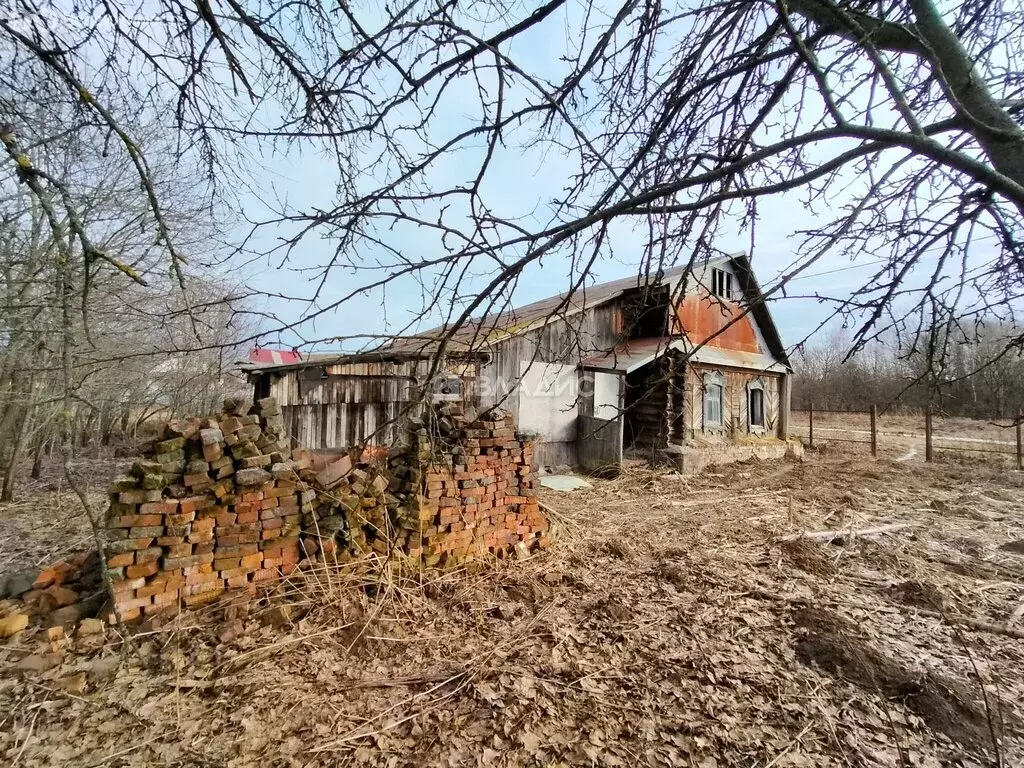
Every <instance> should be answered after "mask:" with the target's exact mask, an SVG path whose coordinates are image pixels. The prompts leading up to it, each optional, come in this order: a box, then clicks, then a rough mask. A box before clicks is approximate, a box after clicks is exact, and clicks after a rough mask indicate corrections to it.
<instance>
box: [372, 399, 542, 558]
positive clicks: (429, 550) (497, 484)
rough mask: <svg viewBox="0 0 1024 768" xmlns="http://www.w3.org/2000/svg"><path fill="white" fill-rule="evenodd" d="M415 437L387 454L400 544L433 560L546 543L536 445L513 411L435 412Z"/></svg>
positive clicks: (412, 554) (414, 554)
mask: <svg viewBox="0 0 1024 768" xmlns="http://www.w3.org/2000/svg"><path fill="white" fill-rule="evenodd" d="M411 437H412V439H411V441H410V443H411V444H410V446H409V447H408V449H407V450H405V451H396V452H393V453H392V456H391V459H390V465H391V466H390V468H391V473H392V485H391V487H392V489H393V490H394V491H395V492H396V494H397V504H396V506H395V509H394V513H393V517H394V525H395V527H396V531H397V533H396V546H397V547H398V548H400V549H401V550H403V551H404V552H406V553H407V554H408V555H409V556H410V557H414V558H422V560H423V563H424V564H425V565H428V566H434V565H447V564H450V563H458V562H461V561H463V560H466V559H469V558H479V557H482V556H486V555H494V556H501V555H504V554H506V553H508V552H509V551H511V550H513V549H518V550H519V551H521V552H523V551H529V550H531V549H534V548H536V547H544V546H546V545H547V538H546V535H545V534H546V532H547V530H548V521H547V518H546V517H545V516H544V515H543V514H542V513H541V511H540V505H539V503H538V501H537V498H536V490H535V485H534V483H535V479H534V475H533V470H532V468H531V463H532V459H533V448H532V445H531V444H530V443H529V442H528V441H524V440H522V439H520V437H519V436H518V435H517V434H516V432H515V428H514V426H513V422H512V417H511V415H509V414H507V413H504V412H503V411H500V410H495V411H492V412H490V413H485V414H484V415H482V416H481V417H479V418H478V419H476V420H475V421H468V420H467V419H466V417H465V416H464V415H462V414H461V413H459V412H458V411H454V410H449V411H447V412H445V411H441V412H431V413H430V414H429V417H428V419H427V420H426V422H425V424H423V425H422V426H420V425H417V428H416V429H415V430H414V431H413V433H412V436H411Z"/></svg>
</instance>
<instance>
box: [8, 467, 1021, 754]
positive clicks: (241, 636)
mask: <svg viewBox="0 0 1024 768" xmlns="http://www.w3.org/2000/svg"><path fill="white" fill-rule="evenodd" d="M594 485H595V487H594V488H593V489H590V490H586V491H579V492H574V493H570V494H556V493H547V494H546V495H545V496H544V502H545V503H546V504H547V505H548V506H549V507H550V508H552V509H553V510H554V512H553V515H552V516H553V518H554V519H556V520H557V521H558V523H559V524H558V532H557V534H558V535H557V537H556V540H555V545H554V547H553V549H552V550H551V551H549V552H547V553H545V554H542V555H539V556H536V557H533V558H531V559H529V560H526V561H522V562H518V561H511V562H504V563H495V564H492V565H490V566H488V567H487V568H485V569H483V570H482V571H480V572H471V571H468V570H462V571H458V572H448V573H429V574H416V573H408V572H407V573H401V572H399V571H397V570H395V566H390V565H377V566H374V565H373V564H363V565H360V566H352V567H347V568H340V569H333V568H332V569H321V570H318V571H316V572H313V573H310V574H307V575H305V576H303V577H301V578H294V579H292V580H290V581H289V582H286V583H284V584H281V585H278V587H277V588H276V590H275V593H274V594H269V595H266V596H264V597H262V598H261V599H259V600H257V601H253V602H238V604H236V605H228V606H225V605H218V606H215V607H211V608H209V609H207V610H206V611H201V612H190V613H184V614H181V615H180V616H178V617H175V618H174V619H173V620H171V621H169V623H167V624H166V625H164V626H162V627H157V628H150V629H149V630H148V632H145V633H142V634H140V635H139V637H138V642H137V643H136V646H137V650H138V653H137V654H133V653H126V654H124V657H123V659H121V660H120V663H119V664H118V666H117V668H116V671H115V672H114V673H113V674H110V669H109V667H110V663H111V662H110V660H114V661H115V662H116V661H117V660H118V659H119V657H118V655H117V654H118V649H117V647H116V642H114V640H113V639H112V638H109V637H108V643H107V645H106V646H105V647H104V648H103V649H102V650H100V651H97V650H96V649H95V648H94V647H90V646H89V644H88V643H86V642H84V641H75V642H72V643H69V644H67V645H66V646H65V647H64V648H63V649H62V653H63V664H62V665H61V666H60V667H58V668H56V669H54V670H51V671H50V672H46V673H43V674H41V675H33V676H31V677H28V678H17V677H15V676H14V675H12V674H9V673H0V675H2V676H0V713H2V714H0V719H2V720H3V725H2V727H0V755H2V756H3V758H4V761H5V764H11V765H25V766H29V765H40V766H41V765H56V764H70V765H111V766H118V765H132V766H142V765H189V766H191V765H203V766H207V765H209V766H231V767H236V766H250V765H252V766H256V765H259V766H267V765H269V766H277V765H280V766H336V765H362V764H367V765H396V766H397V765H417V766H422V765H550V764H556V763H562V764H571V765H592V764H602V765H639V764H658V765H682V766H711V765H719V766H722V765H744V766H752V765H759V766H768V765H771V766H786V765H788V766H812V765H813V766H822V765H851V766H871V765H879V766H881V765H899V764H901V761H902V762H903V764H914V765H925V766H938V765H941V764H949V763H950V762H954V763H960V764H964V765H993V764H994V761H995V760H996V755H997V754H998V756H999V759H1000V760H1001V762H1002V764H1003V765H1007V766H1009V765H1014V764H1019V762H1020V760H1021V758H1022V757H1024V751H1022V745H1021V742H1020V741H1019V740H1018V738H1017V736H1016V735H1015V732H1016V725H1015V723H1016V721H1017V718H1018V717H1019V714H1020V713H1019V712H1014V711H1012V710H1013V708H1014V707H1016V706H1018V705H1019V702H1021V701H1024V682H1022V681H1021V678H1020V674H1019V670H1020V669H1021V668H1022V664H1024V642H1022V641H1020V640H1015V639H1013V638H1011V637H1007V636H1004V635H1000V634H995V633H991V632H975V631H971V630H969V629H964V628H960V627H957V626H955V625H953V624H951V623H949V622H945V621H943V619H942V612H946V613H947V614H949V615H955V614H963V615H967V616H970V617H973V618H975V619H978V620H982V621H985V622H989V623H991V624H995V625H1006V624H1008V623H1012V622H1013V621H1014V615H1015V611H1017V610H1018V606H1020V605H1021V603H1022V601H1024V557H1022V556H1021V555H1020V554H1018V553H1016V552H1014V551H1013V550H1012V548H1010V549H1001V548H1000V547H1001V546H1002V545H1004V544H1006V543H1008V542H1012V541H1018V540H1021V539H1024V527H1022V520H1021V518H1020V515H1019V513H1018V512H1016V511H1015V510H1017V509H1019V508H1020V504H1021V502H1022V501H1024V487H1022V485H1021V482H1020V480H1019V479H1018V477H1016V476H1015V475H1013V474H1010V473H999V472H997V471H995V470H984V469H983V470H977V469H970V470H969V469H965V468H960V467H942V466H935V467H923V466H920V465H918V466H913V467H911V466H908V465H906V464H889V463H877V464H876V463H871V462H865V461H861V460H857V459H843V458H839V457H835V456H823V457H814V458H812V459H810V460H808V461H807V462H805V463H803V464H795V463H785V464H760V463H751V464H746V465H740V466H733V467H728V468H723V469H721V470H717V471H715V470H712V471H709V472H707V473H705V474H704V475H703V476H701V477H697V478H681V477H678V476H675V475H672V474H666V473H657V472H647V471H645V472H639V471H632V472H629V473H627V474H626V475H624V476H622V477H620V478H617V479H615V480H607V481H595V484H594ZM890 522H915V523H918V524H919V525H918V527H915V528H908V529H904V530H900V531H897V532H893V533H892V534H887V535H881V536H878V537H874V538H871V539H853V540H849V541H847V542H846V543H844V544H840V543H832V544H821V543H818V542H808V541H801V542H799V544H792V545H786V546H785V547H783V546H782V545H781V544H780V543H778V539H779V537H780V536H782V535H784V534H786V533H790V532H793V531H799V530H821V529H836V528H861V527H866V526H870V525H878V524H884V523H890ZM0 567H2V566H0ZM908 585H912V586H908ZM936 595H939V596H941V601H942V602H941V605H940V608H941V611H936V610H931V609H929V610H923V608H924V606H923V605H919V603H920V602H922V601H927V603H928V605H931V606H933V605H934V601H933V599H934V598H935V596H936ZM808 611H810V612H811V613H807V612H808ZM1016 615H1017V617H1018V619H1019V618H1020V615H1021V612H1017V614H1016ZM808 616H817V617H819V618H820V617H828V627H829V628H830V630H829V632H828V633H827V634H826V635H824V636H823V637H819V638H818V640H819V643H818V646H817V647H820V648H825V649H826V650H827V649H829V648H832V649H835V648H845V649H849V648H855V649H856V653H857V654H859V655H851V656H849V657H848V659H854V660H859V659H869V660H872V664H873V666H872V665H868V666H863V665H861V666H858V665H857V664H853V662H851V661H849V660H847V662H846V663H844V662H843V658H844V657H843V656H842V653H838V652H833V653H832V654H831V656H828V657H827V659H826V657H825V656H822V655H815V654H814V653H808V652H806V651H807V648H808V647H809V646H808V640H809V638H810V639H811V640H813V639H814V635H813V633H814V632H815V631H819V630H820V626H821V625H822V621H824V619H822V621H819V622H817V623H816V624H815V623H813V622H809V620H806V619H807V617H808ZM1017 626H1019V625H1017ZM816 628H817V629H816ZM833 630H834V631H833ZM819 634H821V633H820V631H819ZM826 641H827V642H826ZM39 643H40V640H39V637H38V635H37V636H28V637H18V638H15V639H13V640H11V641H8V644H7V646H6V647H5V648H4V649H3V650H2V651H0V664H5V663H10V662H13V661H14V660H16V659H18V658H20V657H21V656H23V655H25V654H26V653H28V652H33V651H37V650H38V647H37V646H38V644H39ZM844 652H846V651H844ZM851 653H852V651H851ZM836 659H838V660H836ZM851 665H852V666H851ZM865 670H867V672H865ZM872 670H874V671H872ZM77 672H84V673H85V674H86V676H87V679H88V681H89V682H88V686H87V688H86V689H85V691H84V692H81V693H69V692H68V691H67V690H66V685H65V684H64V683H62V680H67V679H68V678H69V676H71V675H73V674H74V673H77ZM979 678H980V681H979ZM922 681H924V682H922ZM928 681H939V685H938V686H936V685H934V684H931V683H928ZM981 681H983V682H984V686H985V687H984V688H982V682H981ZM915 686H916V687H915ZM943 691H946V692H949V691H952V694H949V695H946V694H944V693H943ZM983 693H984V694H985V695H984V696H983V695H982V694H983ZM936 697H937V698H936ZM986 699H987V701H988V704H987V705H986ZM933 710H938V711H939V714H936V713H935V712H933ZM947 712H954V713H955V712H966V713H969V715H970V717H971V718H975V717H976V716H980V717H981V718H983V720H982V721H981V722H979V721H977V720H976V719H971V720H970V728H969V729H968V730H966V731H965V730H963V729H958V728H955V727H951V726H949V725H948V722H949V719H950V718H948V717H946V718H945V719H943V717H941V716H940V715H941V714H943V713H947ZM979 713H980V715H979ZM961 719H963V718H961ZM990 721H991V722H990ZM990 725H992V726H993V729H994V730H995V732H996V733H998V734H999V735H1000V738H1001V739H1002V743H1001V745H1000V748H999V750H998V753H997V752H996V751H995V750H994V749H993V748H992V746H991V738H989V737H988V736H987V734H989V732H990ZM965 734H966V735H965Z"/></svg>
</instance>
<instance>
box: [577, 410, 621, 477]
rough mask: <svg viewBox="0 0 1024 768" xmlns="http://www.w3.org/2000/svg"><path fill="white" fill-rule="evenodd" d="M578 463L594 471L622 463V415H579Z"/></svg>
mask: <svg viewBox="0 0 1024 768" xmlns="http://www.w3.org/2000/svg"><path fill="white" fill-rule="evenodd" d="M579 432H580V438H579V465H580V466H581V467H582V468H583V469H585V470H587V471H589V472H596V471H599V470H602V469H607V468H608V467H617V466H618V465H619V464H621V463H622V417H621V416H619V417H617V418H614V419H600V418H597V417H594V416H582V415H581V416H580V421H579Z"/></svg>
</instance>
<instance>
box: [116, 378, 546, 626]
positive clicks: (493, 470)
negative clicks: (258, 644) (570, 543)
mask: <svg viewBox="0 0 1024 768" xmlns="http://www.w3.org/2000/svg"><path fill="white" fill-rule="evenodd" d="M532 451H533V449H532V446H531V445H530V443H529V442H528V441H524V440H523V439H521V438H520V437H519V436H518V435H517V434H516V433H515V430H514V428H513V426H512V420H511V417H510V416H508V415H507V414H505V413H503V412H500V411H496V412H491V413H487V414H484V415H483V416H482V417H480V418H478V419H475V420H470V419H468V418H467V417H466V416H465V415H463V414H461V413H459V412H457V411H454V410H452V409H451V408H447V409H445V410H441V411H435V410H430V411H428V414H427V417H426V419H425V420H424V421H423V422H417V423H415V424H413V427H412V430H411V432H410V436H409V440H408V441H407V442H406V443H405V444H404V445H402V446H399V447H396V448H395V449H393V450H392V451H391V452H390V454H389V456H388V458H387V459H386V460H384V459H382V460H380V461H378V462H377V463H376V464H373V463H366V462H356V461H354V460H353V459H352V458H351V457H348V456H344V457H341V458H339V459H338V460H336V461H334V462H333V463H331V464H329V465H328V466H326V467H325V468H322V469H320V470H319V471H318V470H315V469H314V468H313V462H312V461H311V456H310V455H309V454H308V453H307V452H306V451H304V450H296V451H294V452H293V451H291V450H290V446H289V441H288V439H287V437H286V435H285V434H284V421H283V418H282V416H281V409H280V407H279V406H278V404H277V402H276V401H275V400H273V399H272V398H265V399H263V400H259V401H258V402H257V403H256V404H255V405H254V406H253V407H252V408H251V409H249V410H248V411H247V412H245V411H244V409H243V408H242V407H241V406H240V405H239V404H238V403H237V402H228V403H225V407H224V412H223V413H220V414H217V415H216V416H214V417H210V418H205V419H184V420H176V421H172V422H169V423H168V424H167V425H166V427H165V428H164V429H163V432H162V434H161V436H160V439H159V440H157V441H154V442H153V443H151V444H150V445H147V446H145V447H144V449H143V451H142V453H143V458H142V459H141V460H140V461H137V462H135V463H134V464H133V465H132V467H131V472H130V474H129V475H128V476H126V477H122V478H119V479H117V480H115V481H114V483H113V484H112V486H111V489H110V496H111V503H110V509H109V514H108V521H107V545H106V548H107V562H106V567H107V572H108V574H109V575H110V578H111V580H112V582H113V592H114V594H113V599H114V609H115V613H116V614H117V615H119V616H120V617H121V618H122V619H123V620H125V621H133V620H135V619H138V618H140V617H141V616H144V615H149V614H152V613H156V612H158V611H160V610H162V609H164V608H167V607H170V606H177V605H179V604H184V605H186V606H192V605H196V604H201V603H204V602H207V601H209V600H212V599H215V598H216V597H218V596H219V595H220V594H222V593H223V592H224V591H225V590H228V589H235V588H238V589H250V590H252V589H254V587H255V585H256V584H257V583H259V582H262V581H269V580H272V579H276V578H278V577H280V576H282V575H287V574H289V573H291V572H292V571H293V570H294V569H295V568H296V567H302V566H305V565H306V564H307V563H311V562H312V561H313V560H314V559H320V560H326V561H328V562H332V561H339V562H340V561H347V560H351V559H354V558H359V557H363V556H366V555H368V554H373V553H376V554H378V555H381V556H385V557H401V558H408V559H411V560H413V561H414V562H415V563H416V564H417V565H425V566H428V567H433V566H444V565H448V564H452V563H459V562H462V561H464V560H466V559H469V558H484V557H488V556H504V555H506V554H508V553H509V552H511V551H513V550H515V551H518V552H519V553H520V554H526V553H528V552H529V551H530V550H531V549H534V548H537V547H543V546H546V544H547V538H546V532H547V529H548V524H547V520H546V519H545V517H544V515H543V514H541V511H540V506H539V504H538V501H537V499H536V491H535V486H534V482H535V480H534V476H533V473H532V469H531V466H530V465H531V460H532Z"/></svg>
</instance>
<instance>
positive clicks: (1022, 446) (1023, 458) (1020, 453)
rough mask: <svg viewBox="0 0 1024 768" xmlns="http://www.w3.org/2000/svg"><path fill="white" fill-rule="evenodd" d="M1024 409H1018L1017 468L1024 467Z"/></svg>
mask: <svg viewBox="0 0 1024 768" xmlns="http://www.w3.org/2000/svg"><path fill="white" fill-rule="evenodd" d="M1022 421H1024V410H1020V411H1017V469H1024V442H1021V422H1022Z"/></svg>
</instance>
